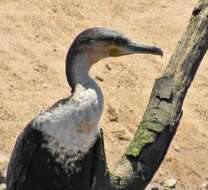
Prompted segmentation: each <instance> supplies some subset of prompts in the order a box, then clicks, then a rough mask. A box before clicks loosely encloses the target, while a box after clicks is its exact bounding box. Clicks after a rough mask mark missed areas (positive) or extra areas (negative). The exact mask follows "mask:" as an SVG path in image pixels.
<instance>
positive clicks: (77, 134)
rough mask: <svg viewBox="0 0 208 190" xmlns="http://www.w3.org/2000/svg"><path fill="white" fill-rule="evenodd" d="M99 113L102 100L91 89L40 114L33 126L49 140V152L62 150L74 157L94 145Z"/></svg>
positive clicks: (100, 112)
mask: <svg viewBox="0 0 208 190" xmlns="http://www.w3.org/2000/svg"><path fill="white" fill-rule="evenodd" d="M101 114H102V99H100V97H99V95H98V94H97V93H96V91H95V90H92V89H88V90H85V91H82V92H80V93H79V94H77V95H74V96H72V97H71V99H70V100H69V101H68V102H66V103H64V104H62V105H59V106H58V107H56V108H54V109H52V110H51V111H48V112H47V111H46V112H44V113H42V114H40V115H39V116H38V117H37V119H36V120H35V122H34V127H37V129H39V130H41V131H42V132H43V133H44V134H45V135H46V136H48V137H50V138H48V139H47V141H48V144H47V147H48V148H49V149H50V150H51V151H52V152H54V153H55V152H57V149H59V148H63V147H64V148H67V149H68V150H67V151H68V152H71V154H72V155H76V154H77V153H84V152H87V151H88V150H89V148H90V147H91V146H92V145H93V144H94V143H95V140H96V138H97V135H98V127H97V126H98V122H99V120H100V117H101ZM57 142H58V144H59V145H57ZM62 145H63V147H58V146H62Z"/></svg>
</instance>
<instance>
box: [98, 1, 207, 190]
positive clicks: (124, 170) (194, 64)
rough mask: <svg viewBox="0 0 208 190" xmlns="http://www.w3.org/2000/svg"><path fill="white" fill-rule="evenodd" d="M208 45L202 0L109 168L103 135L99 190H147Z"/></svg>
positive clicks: (100, 139)
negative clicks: (126, 143) (123, 148)
mask: <svg viewBox="0 0 208 190" xmlns="http://www.w3.org/2000/svg"><path fill="white" fill-rule="evenodd" d="M207 47H208V0H200V1H199V2H198V4H197V5H196V7H195V8H194V10H193V13H192V17H191V20H190V23H189V25H188V27H187V29H186V32H185V33H184V34H183V36H182V38H181V40H180V41H179V43H178V45H177V47H176V50H175V52H174V53H173V55H172V57H171V59H170V61H169V64H168V66H167V68H166V70H165V71H164V72H163V74H162V76H161V77H160V78H158V79H156V81H155V84H154V87H153V90H152V93H151V97H150V100H149V103H148V106H147V108H146V111H145V113H144V116H143V118H142V120H141V122H140V124H139V126H138V129H137V131H136V134H135V136H134V138H133V140H132V141H131V143H130V145H129V147H128V148H127V150H126V152H125V153H124V155H123V156H122V158H121V159H120V161H119V162H118V163H117V164H116V166H115V169H114V170H113V171H111V172H110V171H109V170H108V168H107V164H106V159H105V153H104V145H103V136H102V133H101V136H100V138H99V140H98V143H97V145H96V151H97V152H96V158H95V160H96V161H95V163H96V164H95V165H96V168H97V173H96V183H95V185H94V189H96V190H104V189H105V190H143V189H144V188H145V187H146V186H147V185H148V183H149V182H150V180H151V179H152V177H153V175H154V174H155V172H156V171H157V169H158V167H159V166H160V164H161V162H162V161H163V159H164V156H165V154H166V152H167V150H168V148H169V145H170V143H171V141H172V139H173V137H174V135H175V133H176V130H177V127H178V125H179V121H180V119H181V116H182V105H183V102H184V98H185V96H186V93H187V90H188V88H189V87H190V85H191V82H192V81H193V79H194V76H195V74H196V72H197V69H198V67H199V65H200V63H201V60H202V58H203V57H204V55H205V53H206V51H207Z"/></svg>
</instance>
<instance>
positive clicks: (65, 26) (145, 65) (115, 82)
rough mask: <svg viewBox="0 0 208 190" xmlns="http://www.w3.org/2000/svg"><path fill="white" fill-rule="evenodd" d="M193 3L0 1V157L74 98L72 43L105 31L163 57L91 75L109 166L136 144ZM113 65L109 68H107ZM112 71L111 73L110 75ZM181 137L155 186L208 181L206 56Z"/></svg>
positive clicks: (195, 185) (102, 65)
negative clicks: (69, 62) (48, 111)
mask: <svg viewBox="0 0 208 190" xmlns="http://www.w3.org/2000/svg"><path fill="white" fill-rule="evenodd" d="M196 2H197V1H196V0H174V1H173V0H158V1H155V0H128V1H127V0H105V1H101V0H97V1H95V0H76V1H73V0H1V1H0V154H4V155H9V154H10V153H11V150H12V148H13V146H14V143H15V140H16V138H17V136H18V135H19V133H20V132H21V130H22V129H23V127H24V126H25V125H26V124H27V123H28V122H29V121H30V120H31V119H32V118H34V116H35V115H37V113H38V112H40V111H41V110H43V109H45V108H47V107H48V106H50V105H52V104H53V103H54V102H56V101H57V100H58V99H61V98H64V97H66V96H68V95H69V93H70V89H69V87H68V84H67V82H66V79H65V73H64V71H65V68H64V67H65V55H66V53H67V50H68V47H69V45H70V44H71V42H72V40H73V38H74V37H75V36H76V35H77V34H78V33H79V32H80V31H82V30H84V29H86V28H88V27H92V26H104V27H108V28H112V29H114V30H117V31H120V32H122V33H124V34H126V35H127V36H128V37H130V38H132V39H134V40H135V41H138V42H142V43H148V44H154V45H159V46H160V47H161V48H162V49H163V50H164V57H163V59H161V58H160V57H156V56H150V55H132V56H125V57H120V58H109V59H106V60H103V61H101V62H99V64H97V65H95V66H94V68H93V69H92V76H93V77H94V78H96V76H97V77H100V78H102V79H103V81H100V80H97V79H96V80H97V82H98V83H99V85H100V86H101V87H102V90H103V93H104V96H105V111H104V114H103V117H102V121H101V122H100V127H102V128H103V129H104V133H105V143H106V152H107V158H108V162H109V164H110V166H111V167H112V166H113V164H114V163H115V162H116V161H117V160H118V159H119V157H120V155H121V154H122V152H123V151H124V150H125V147H126V146H127V145H128V142H129V141H130V139H131V138H132V137H133V134H134V132H135V130H136V128H137V124H138V123H139V121H140V119H141V117H142V115H143V112H144V109H145V107H146V105H147V102H148V99H149V95H150V92H151V89H152V86H153V83H154V80H155V78H157V77H159V76H160V75H161V73H162V71H163V70H164V68H165V66H166V64H167V63H168V60H169V59H170V56H171V54H172V52H173V50H174V49H175V46H176V44H177V42H178V40H179V38H180V36H181V35H182V33H183V32H184V30H185V28H186V26H187V24H188V21H189V18H190V15H191V12H192V10H193V7H194V5H195V4H196ZM106 65H108V66H106ZM109 68H110V69H109ZM183 110H184V115H183V118H182V120H181V124H180V126H179V129H178V132H177V135H176V136H175V139H174V140H173V143H172V144H171V147H170V149H169V151H168V154H167V156H166V158H165V160H164V162H163V164H162V166H161V168H160V169H159V171H158V172H157V175H156V176H155V177H154V179H153V181H159V182H161V181H163V180H164V179H167V178H171V177H173V178H175V179H176V180H177V189H189V190H191V189H193V190H195V189H199V187H200V185H201V184H202V183H203V182H206V181H208V162H207V160H208V148H207V147H208V57H207V56H206V57H205V58H204V60H203V63H202V64H201V66H200V68H199V70H198V73H197V76H196V77H195V80H194V82H193V84H192V86H191V89H190V90H189V92H188V94H187V97H186V101H185V103H184V107H183Z"/></svg>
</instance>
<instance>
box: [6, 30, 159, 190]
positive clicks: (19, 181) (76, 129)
mask: <svg viewBox="0 0 208 190" xmlns="http://www.w3.org/2000/svg"><path fill="white" fill-rule="evenodd" d="M135 53H145V54H155V55H161V56H162V50H161V49H160V48H158V47H155V46H147V45H142V44H138V43H135V42H133V41H131V40H130V39H128V38H127V37H125V36H124V35H123V34H121V33H118V32H115V31H112V30H109V29H106V28H90V29H87V30H85V31H84V32H82V33H80V34H79V35H78V36H77V37H76V39H75V40H74V42H73V43H72V45H71V47H70V49H69V51H68V54H67V57H66V77H67V80H68V83H69V85H70V87H71V89H72V95H71V96H70V97H68V98H66V99H63V100H60V101H58V102H57V103H55V104H54V105H53V106H51V107H50V108H48V109H47V110H46V111H44V112H42V113H40V114H39V115H38V116H37V117H36V118H35V119H33V120H32V121H31V122H30V123H29V124H28V125H27V126H26V127H25V128H24V130H23V132H22V133H21V134H20V136H19V137H18V139H17V142H16V145H15V147H14V150H13V152H12V155H11V159H10V162H9V165H8V172H7V182H6V184H7V190H90V189H92V187H93V183H94V182H95V180H94V172H95V171H93V168H94V166H93V154H94V151H93V146H94V145H95V143H96V140H97V138H98V134H99V130H98V122H99V119H100V116H101V114H102V110H103V95H102V92H101V89H100V88H99V86H98V85H97V84H96V82H95V81H94V80H93V79H92V78H91V77H90V76H89V70H90V68H91V67H92V65H93V64H95V63H96V62H98V61H99V60H101V59H104V58H107V57H117V56H122V55H128V54H135Z"/></svg>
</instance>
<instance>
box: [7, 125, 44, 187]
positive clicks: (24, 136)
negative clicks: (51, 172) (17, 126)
mask: <svg viewBox="0 0 208 190" xmlns="http://www.w3.org/2000/svg"><path fill="white" fill-rule="evenodd" d="M32 124H33V121H31V122H30V123H29V124H28V125H27V126H26V128H25V129H24V130H23V132H22V133H21V134H20V136H19V137H18V139H17V141H16V144H15V147H14V149H13V152H12V155H11V159H10V162H9V165H8V170H7V190H14V189H21V186H22V184H24V183H25V181H26V179H27V173H28V171H29V168H30V165H31V163H32V162H33V157H34V155H35V153H36V151H37V150H38V148H39V147H40V145H41V143H42V142H43V136H42V135H41V133H40V132H39V131H37V130H34V129H33V128H32V127H31V126H32Z"/></svg>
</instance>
